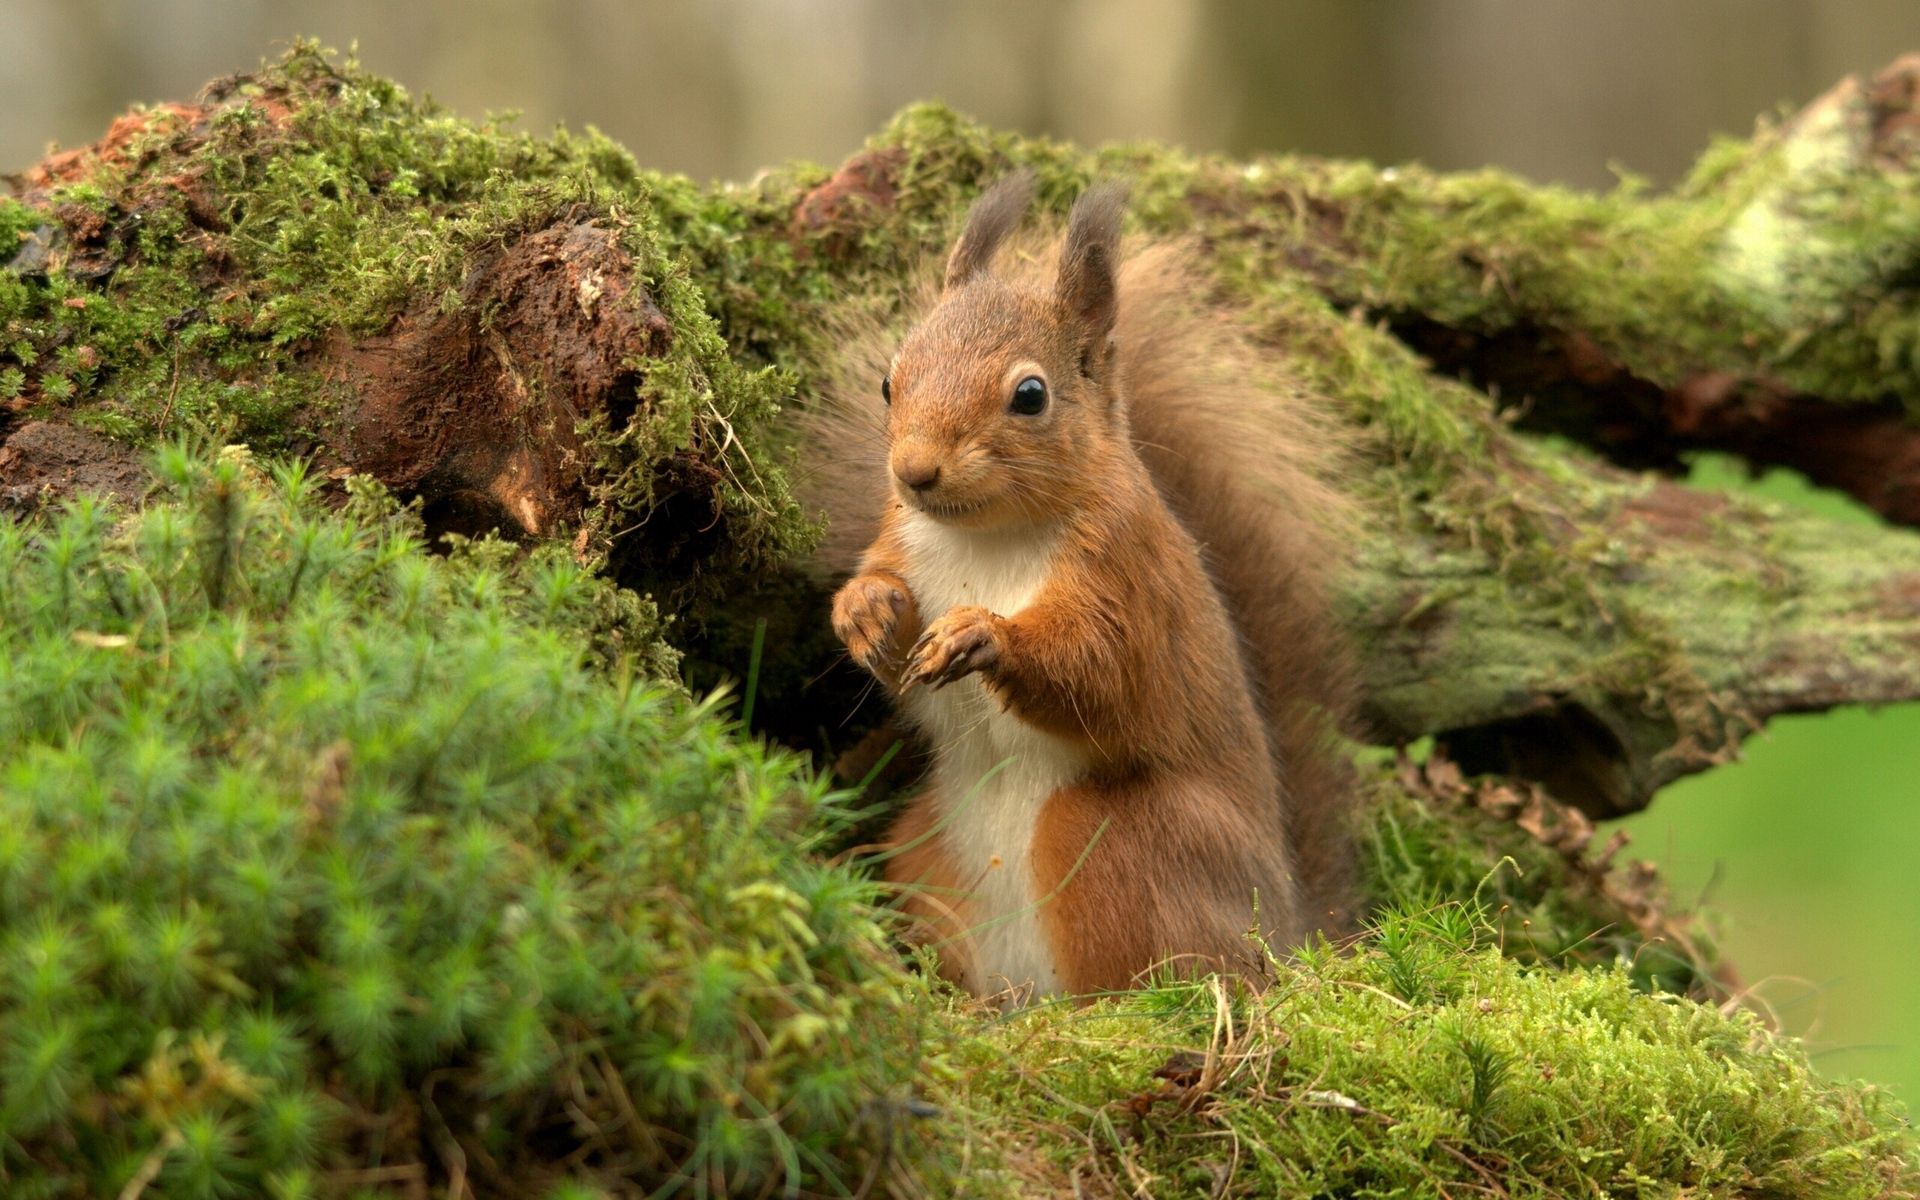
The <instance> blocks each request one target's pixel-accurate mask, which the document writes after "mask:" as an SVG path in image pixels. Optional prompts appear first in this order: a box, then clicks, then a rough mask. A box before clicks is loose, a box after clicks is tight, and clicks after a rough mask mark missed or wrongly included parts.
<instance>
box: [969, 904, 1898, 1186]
mask: <svg viewBox="0 0 1920 1200" xmlns="http://www.w3.org/2000/svg"><path fill="white" fill-rule="evenodd" d="M1489 935H1490V930H1489V929H1488V927H1487V926H1486V925H1485V924H1484V922H1483V921H1481V920H1480V919H1479V918H1477V917H1476V916H1475V915H1474V910H1471V909H1469V908H1467V907H1463V906H1460V905H1446V906H1441V907H1438V908H1429V909H1418V910H1404V909H1402V910H1393V911H1390V912H1387V913H1384V914H1382V915H1381V916H1380V918H1379V920H1378V922H1377V923H1376V924H1375V926H1374V927H1373V928H1372V929H1371V930H1370V932H1369V933H1368V934H1367V936H1366V937H1365V938H1363V939H1362V940H1361V941H1360V942H1359V943H1358V944H1357V945H1356V946H1354V947H1353V948H1352V949H1351V950H1348V951H1336V950H1333V949H1331V948H1326V947H1322V948H1320V949H1318V950H1311V951H1309V952H1307V953H1305V954H1304V955H1303V956H1302V958H1301V960H1300V961H1299V963H1298V964H1297V965H1293V966H1289V967H1287V968H1285V969H1283V970H1281V971H1280V972H1279V973H1278V975H1277V977H1276V980H1275V982H1274V984H1273V985H1272V986H1271V987H1270V988H1269V989H1268V990H1267V991H1265V992H1264V993H1263V994H1260V995H1257V996H1253V995H1245V994H1241V993H1238V992H1235V991H1233V990H1231V989H1228V988H1223V987H1221V986H1219V985H1218V984H1216V983H1213V982H1200V983H1165V984H1161V985H1159V986H1156V987H1152V988H1149V989H1146V990H1144V991H1142V992H1139V993H1136V994H1132V995H1128V996H1123V997H1115V998H1113V999H1110V1000H1106V1001H1103V1002H1101V1003H1099V1004H1097V1005H1095V1006H1093V1007H1092V1008H1089V1009H1085V1010H1076V1009H1072V1008H1065V1007H1055V1008H1049V1009H1042V1010H1039V1011H1034V1012H1029V1013H1024V1014H1021V1015H1019V1016H1016V1017H1012V1018H1008V1019H1005V1020H1002V1021H1000V1022H997V1023H994V1024H991V1025H989V1026H988V1027H987V1028H986V1030H985V1031H984V1033H983V1034H981V1035H980V1036H978V1037H977V1038H975V1039H972V1040H970V1041H967V1042H966V1043H964V1044H963V1045H962V1047H961V1048H960V1049H959V1050H957V1051H956V1052H955V1053H954V1056H953V1059H952V1061H951V1062H950V1063H949V1064H948V1065H949V1067H950V1069H951V1070H952V1072H953V1083H952V1085H951V1088H952V1091H953V1094H954V1097H953V1102H954V1103H955V1105H956V1106H957V1107H959V1108H960V1109H962V1110H963V1111H965V1112H966V1113H968V1114H969V1116H970V1117H971V1119H972V1121H973V1126H972V1130H971V1132H972V1134H973V1136H974V1138H975V1140H976V1143H977V1152H978V1153H979V1155H980V1157H981V1158H982V1159H983V1160H986V1162H985V1163H983V1169H982V1170H980V1171H979V1172H978V1174H977V1176H976V1192H975V1194H980V1195H1032V1194H1037V1193H1040V1192H1042V1191H1043V1190H1048V1189H1057V1190H1058V1191H1059V1192H1060V1193H1061V1194H1066V1193H1067V1192H1068V1190H1069V1189H1072V1190H1073V1192H1074V1194H1090V1195H1130V1196H1157V1197H1172V1196H1212V1197H1263V1196H1289V1197H1309V1196H1355V1195H1364V1196H1416V1195H1421V1196H1424V1195H1456V1194H1460V1195H1464V1194H1489V1195H1503V1196H1514V1197H1560V1196H1594V1195H1608V1196H1616V1195H1617V1196H1648V1195H1765V1196H1778V1197H1789V1196H1795V1197H1798V1196H1805V1197H1815V1196H1818V1197H1841V1196H1850V1197H1861V1198H1862V1200H1864V1198H1865V1197H1878V1196H1891V1195H1913V1194H1914V1193H1915V1189H1916V1188H1920V1166H1916V1164H1915V1163H1914V1161H1913V1160H1912V1159H1911V1158H1909V1157H1907V1156H1908V1155H1910V1154H1911V1153H1912V1144H1911V1140H1910V1138H1909V1136H1908V1135H1907V1134H1905V1133H1904V1132H1903V1131H1902V1130H1903V1124H1904V1122H1903V1120H1902V1118H1901V1116H1900V1112H1899V1108H1898V1106H1897V1105H1896V1104H1895V1103H1894V1102H1892V1101H1891V1100H1890V1099H1889V1098H1888V1097H1887V1096H1886V1095H1885V1094H1884V1093H1881V1092H1878V1091H1876V1090H1874V1089H1871V1088H1860V1087H1856V1086H1851V1085H1843V1084H1834V1083H1828V1082H1825V1081H1822V1080H1820V1079H1819V1078H1817V1077H1816V1076H1815V1075H1814V1073H1813V1072H1812V1070H1811V1069H1810V1068H1809V1066H1808V1065H1807V1063H1806V1060H1805V1059H1804V1057H1803V1056H1802V1055H1801V1054H1800V1053H1799V1052H1798V1051H1796V1050H1793V1049H1792V1048H1790V1047H1788V1046H1786V1045H1783V1044H1782V1043H1780V1042H1778V1041H1776V1040H1775V1039H1773V1038H1772V1037H1770V1036H1769V1035H1768V1034H1767V1033H1766V1031H1765V1030H1764V1029H1762V1028H1761V1027H1760V1026H1759V1024H1758V1023H1757V1022H1756V1020H1755V1019H1754V1018H1753V1017H1751V1016H1750V1015H1748V1014H1745V1013H1739V1012H1735V1013H1732V1014H1731V1015H1730V1014H1728V1013H1725V1012H1722V1011H1721V1010H1719V1009H1717V1008H1714V1007H1711V1006H1705V1005H1700V1004H1696V1003H1694V1002H1692V1001H1688V1000H1683V999H1680V998H1677V997H1674V996H1665V995H1657V996H1647V995H1645V994H1643V993H1641V992H1639V991H1637V990H1636V989H1635V987H1634V986H1633V983H1632V981H1631V980H1630V979H1629V978H1628V976H1627V975H1626V973H1625V972H1623V971H1620V970H1616V969H1595V970H1586V969H1576V970H1567V971H1555V970H1544V969H1534V968H1528V967H1524V966H1521V965H1519V964H1517V963H1515V962H1513V961H1512V960H1510V959H1507V958H1503V957H1502V956H1501V955H1500V954H1499V953H1498V952H1497V951H1495V950H1493V949H1491V948H1488V947H1486V946H1484V945H1482V944H1480V942H1481V939H1482V938H1484V937H1487V936H1489Z"/></svg>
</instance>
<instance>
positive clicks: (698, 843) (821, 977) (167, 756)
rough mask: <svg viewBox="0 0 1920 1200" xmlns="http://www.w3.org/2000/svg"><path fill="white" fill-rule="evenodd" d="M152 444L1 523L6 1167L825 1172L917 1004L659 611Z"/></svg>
mask: <svg viewBox="0 0 1920 1200" xmlns="http://www.w3.org/2000/svg"><path fill="white" fill-rule="evenodd" d="M156 472H157V474H158V475H159V476H160V477H161V478H162V479H163V480H165V481H166V482H167V484H168V485H169V486H170V487H171V488H172V489H173V492H172V494H171V495H170V496H169V497H168V498H165V499H162V500H161V501H159V502H156V503H155V504H153V505H152V506H151V507H149V508H147V509H146V510H145V511H143V512H141V513H139V514H137V515H131V516H125V517H122V516H121V515H119V514H117V513H115V512H112V511H110V510H109V509H107V508H104V507H103V506H102V505H100V504H99V503H96V502H94V501H92V500H88V499H83V500H80V501H76V502H74V503H73V504H71V505H69V506H68V507H67V508H65V509H64V510H62V511H61V512H59V513H57V514H53V515H50V516H49V517H48V518H46V519H45V520H43V521H40V522H35V523H28V524H24V525H23V524H18V523H15V522H14V521H11V520H6V521H0V691H4V693H5V694H6V696H7V697H8V703H7V705H6V706H4V708H0V763H3V764H4V766H0V978H3V979H4V980H5V981H6V982H5V983H4V984H0V1081H4V1085H3V1086H0V1190H3V1191H5V1192H6V1193H7V1194H8V1195H63V1196H64V1195H114V1194H117V1193H118V1192H119V1191H120V1190H121V1189H122V1188H123V1187H125V1186H127V1184H128V1181H129V1180H130V1179H131V1178H132V1177H133V1176H134V1175H135V1174H136V1173H138V1172H139V1171H141V1170H142V1167H143V1164H145V1163H151V1164H152V1166H153V1168H154V1170H153V1173H151V1174H150V1179H151V1184H150V1186H149V1187H148V1189H147V1192H146V1194H148V1195H166V1196H191V1195H209V1194H264V1193H265V1192H269V1191H273V1190H275V1189H279V1190H281V1191H288V1192H292V1193H294V1194H313V1188H314V1187H315V1185H316V1184H317V1183H318V1182H319V1181H321V1180H327V1179H336V1178H337V1179H339V1180H342V1181H344V1180H346V1179H347V1178H349V1176H346V1175H338V1176H336V1174H335V1173H337V1172H341V1171H349V1170H352V1169H359V1168H371V1167H375V1166H385V1167H388V1168H391V1169H393V1170H397V1171H400V1172H402V1175H406V1174H407V1173H409V1172H411V1173H416V1174H417V1175H418V1177H419V1178H421V1179H425V1178H427V1177H428V1173H429V1172H433V1173H438V1172H441V1171H443V1170H445V1169H446V1167H445V1164H446V1163H447V1162H449V1161H450V1159H449V1157H448V1156H449V1155H452V1156H459V1157H463V1158H464V1161H465V1162H466V1163H467V1164H468V1170H469V1177H470V1178H474V1179H476V1180H478V1181H480V1182H482V1183H484V1182H485V1181H486V1180H488V1179H489V1178H490V1179H491V1185H490V1186H487V1187H483V1190H516V1189H524V1188H527V1187H531V1186H533V1185H535V1184H537V1183H538V1182H539V1181H541V1180H543V1179H551V1180H556V1181H557V1180H558V1179H559V1178H560V1177H561V1176H563V1175H567V1174H571V1175H573V1176H574V1177H576V1178H578V1179H580V1180H582V1181H584V1182H591V1181H601V1182H605V1183H607V1184H608V1186H617V1187H619V1188H621V1189H623V1190H625V1189H631V1188H634V1187H640V1188H642V1189H651V1188H653V1187H656V1186H660V1185H664V1184H669V1183H671V1182H673V1181H675V1180H678V1181H679V1185H680V1186H679V1190H681V1191H683V1192H687V1193H692V1194H741V1193H753V1192H756V1191H758V1190H759V1189H760V1188H762V1187H775V1188H788V1189H791V1188H795V1187H800V1186H803V1185H804V1186H805V1187H807V1188H808V1189H810V1190H812V1189H825V1190H832V1189H835V1188H845V1187H848V1186H850V1184H849V1183H847V1181H849V1180H852V1179H856V1178H857V1177H858V1170H859V1167H858V1164H860V1163H863V1162H865V1161H867V1160H868V1158H869V1156H870V1155H871V1154H872V1153H874V1152H875V1151H877V1150H881V1149H883V1148H884V1145H885V1143H886V1140H887V1137H888V1134H887V1132H886V1130H885V1129H884V1128H882V1127H880V1126H878V1125H876V1124H875V1123H874V1122H873V1121H872V1120H870V1119H869V1114H871V1113H872V1112H874V1111H875V1106H882V1107H884V1106H885V1105H886V1104H889V1103H891V1102H892V1101H891V1100H890V1099H889V1098H890V1097H891V1096H892V1095H893V1094H894V1093H895V1092H897V1091H898V1090H899V1089H901V1088H903V1087H904V1086H906V1085H907V1084H908V1083H909V1081H910V1080H911V1079H912V1078H913V1071H914V1066H915V1061H916V1052H915V1030H916V1028H917V1027H918V1024H919V1020H920V1018H919V1017H918V1016H916V1014H915V1011H914V1009H913V1007H912V998H913V996H914V994H915V989H914V987H913V986H912V985H911V984H910V983H909V982H908V981H907V980H905V979H904V978H903V977H902V976H901V975H900V974H899V973H898V971H897V969H896V968H895V967H894V966H892V965H891V959H890V958H889V956H888V954H887V953H886V949H885V943H884V940H883V937H884V927H883V925H882V923H881V921H880V919H879V916H878V914H877V913H876V911H875V909H874V908H873V907H872V905H873V902H874V892H873V889H872V888H871V886H870V885H868V884H867V883H865V882H864V881H862V880H861V879H860V878H859V877H858V876H856V875H855V874H853V873H852V872H851V871H849V870H848V869H846V868H844V867H837V866H831V865H827V864H824V863H822V862H821V861H819V860H818V859H817V858H816V857H815V856H814V855H813V853H812V851H813V850H814V848H815V847H816V846H817V845H818V844H819V840H820V839H821V838H822V837H823V836H825V835H826V833H827V832H828V831H830V830H832V829H833V828H834V827H835V825H836V823H837V822H838V821H839V820H841V817H840V816H839V815H838V812H837V810H836V809H835V807H834V806H833V805H832V804H831V803H830V802H829V801H828V800H827V799H826V798H825V797H824V796H823V791H822V788H821V785H820V784H819V783H818V782H817V781H816V780H814V779H813V778H812V777H811V776H810V775H809V774H808V773H807V772H806V771H805V770H804V769H803V765H802V763H801V761H800V760H798V759H797V758H795V757H794V756H793V755H791V754H789V753H786V752H781V751H776V750H770V749H768V748H766V747H764V746H762V745H760V744H758V743H755V742H752V741H748V740H745V739H743V738H742V737H741V736H740V734H739V730H738V729H737V727H736V726H735V725H734V724H733V723H731V722H730V721H728V720H727V719H725V718H724V717H723V716H722V715H721V714H720V713H719V712H717V711H716V709H715V706H714V705H713V704H711V703H696V702H695V701H693V700H692V699H690V698H689V697H687V696H686V695H685V694H684V693H683V692H681V691H680V690H679V689H678V688H677V687H676V686H675V685H673V684H672V683H667V682H662V681H661V677H662V676H664V675H670V674H671V672H672V670H673V661H674V660H673V656H672V654H671V652H670V651H668V650H666V649H665V648H664V647H663V646H662V644H661V643H660V642H659V640H658V635H659V632H660V626H659V620H658V617H657V614H656V613H655V611H654V610H653V609H652V607H651V606H650V605H647V604H645V603H643V602H641V601H639V600H638V599H637V598H636V597H634V596H633V595H632V594H631V593H624V592H620V591H618V590H616V589H615V588H613V587H612V586H611V585H610V584H607V583H605V582H604V581H600V580H597V579H595V578H593V577H592V576H590V575H588V574H586V573H585V572H583V571H582V570H581V569H580V568H579V567H578V566H576V565H575V564H574V563H573V562H572V560H571V559H570V558H569V557H568V556H567V555H565V554H564V553H561V552H559V551H558V550H542V551H539V552H536V553H534V554H532V555H530V556H529V555H525V554H523V553H522V552H520V551H518V550H516V549H515V548H512V547H507V546H503V545H500V544H498V543H467V544H463V545H459V546H456V547H455V549H454V551H453V553H452V554H450V555H449V556H446V557H434V556H430V555H428V554H426V553H425V552H424V549H423V547H422V545H421V542H420V531H419V527H418V524H417V522H416V521H415V520H413V519H412V518H411V516H410V515H409V514H408V513H406V512H404V511H402V510H400V509H399V508H398V507H397V506H396V505H395V504H394V503H393V502H392V501H391V500H390V499H388V498H387V497H386V496H385V495H384V493H381V492H380V491H378V489H375V488H370V487H368V486H366V485H364V484H360V485H356V486H355V488H354V493H353V496H352V498H351V499H350V501H349V503H348V504H347V505H346V508H345V511H344V512H341V513H333V512H329V511H328V510H327V509H326V508H324V507H323V506H322V505H321V504H320V503H319V500H318V496H317V492H316V488H315V485H314V481H313V480H311V479H310V478H308V477H306V476H305V475H304V474H303V473H302V472H301V471H300V470H299V469H297V468H294V469H287V470H281V471H277V472H276V473H275V478H276V480H277V482H274V483H269V482H267V481H265V480H264V479H262V478H260V477H259V476H258V475H257V474H256V473H255V472H254V471H253V469H252V468H251V467H249V466H248V465H247V460H246V458H245V457H244V456H242V455H237V454H230V455H229V456H227V457H226V458H224V459H223V460H221V461H220V462H218V463H217V464H213V465H210V466H207V465H201V464H200V463H199V462H198V460H196V459H194V458H192V457H191V456H188V455H184V454H181V453H179V452H177V451H169V452H166V453H164V454H163V455H162V456H161V457H160V458H159V460H158V461H157V462H156ZM406 1113H412V1114H421V1115H419V1116H417V1117H409V1118H406V1119H404V1120H403V1119H401V1117H400V1116H399V1114H406ZM383 1114H384V1115H383ZM421 1121H424V1122H425V1124H424V1125H422V1124H421V1123H420V1122H421ZM401 1177H402V1176H395V1178H396V1179H398V1178H401ZM303 1180H304V1181H305V1182H302V1181H303ZM340 1186H344V1183H342V1184H341V1185H340ZM336 1190H337V1188H335V1187H333V1186H329V1187H328V1188H327V1189H326V1191H327V1193H328V1194H333V1192H334V1191H336Z"/></svg>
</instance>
